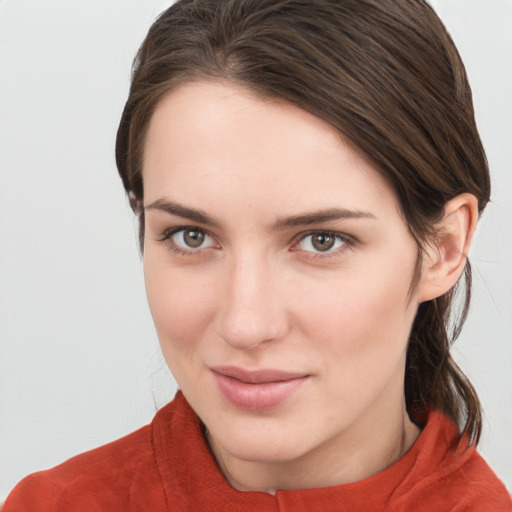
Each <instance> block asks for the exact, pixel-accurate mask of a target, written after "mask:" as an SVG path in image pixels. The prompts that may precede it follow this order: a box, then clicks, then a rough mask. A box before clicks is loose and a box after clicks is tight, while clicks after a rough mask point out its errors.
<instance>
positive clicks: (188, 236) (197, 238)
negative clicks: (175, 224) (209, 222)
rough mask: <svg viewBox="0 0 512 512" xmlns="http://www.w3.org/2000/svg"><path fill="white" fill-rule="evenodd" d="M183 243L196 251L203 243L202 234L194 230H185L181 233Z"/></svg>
mask: <svg viewBox="0 0 512 512" xmlns="http://www.w3.org/2000/svg"><path fill="white" fill-rule="evenodd" d="M183 241H184V242H185V244H186V245H188V246H189V247H192V248H194V249H196V248H197V247H200V246H201V245H202V243H203V242H204V233H203V232H202V231H196V230H194V229H187V230H184V231H183Z"/></svg>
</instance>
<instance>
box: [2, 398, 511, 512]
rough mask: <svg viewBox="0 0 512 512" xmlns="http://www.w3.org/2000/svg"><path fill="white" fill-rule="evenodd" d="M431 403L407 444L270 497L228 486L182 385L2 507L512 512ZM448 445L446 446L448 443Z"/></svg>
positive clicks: (35, 478)
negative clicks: (349, 475) (380, 459)
mask: <svg viewBox="0 0 512 512" xmlns="http://www.w3.org/2000/svg"><path fill="white" fill-rule="evenodd" d="M457 436H458V433H457V428H456V426H455V424H454V423H453V422H452V421H451V420H450V419H448V418H447V417H445V416H444V415H442V414H441V413H439V412H435V411H433V412H432V413H431V414H430V416H429V419H428V422H427V425H426V426H425V428H424V429H423V431H422V433H421V434H420V436H419V438H418V440H417V441H416V443H415V444H414V445H413V446H412V448H411V449H410V450H409V451H408V452H407V454H405V455H404V456H403V457H402V458H401V459H400V460H399V461H398V462H396V463H395V464H393V465H392V466H391V467H389V468H388V469H386V470H384V471H382V472H381V473H378V474H377V475H374V476H372V477H370V478H367V479H365V480H361V481H359V482H356V483H350V484H344V485H339V486H334V487H324V488H319V489H305V490H283V491H278V492H277V493H276V494H275V495H270V494H267V493H264V492H243V491H238V490H236V489H234V488H233V487H231V486H230V485H229V483H228V482H227V481H226V479H225V478H224V476H223V475H222V473H221V472H220V471H219V469H218V467H217V465H216V462H215V459H214V458H213V456H212V454H211V452H210V450H209V448H208V445H207V443H206V441H205V438H204V435H203V429H202V425H201V422H200V420H199V418H198V417H197V416H196V414H195V413H194V411H193V410H192V409H191V407H190V406H189V404H188V403H187V401H186V400H185V398H184V396H183V395H182V393H181V392H178V394H177V395H176V397H175V399H174V400H173V401H172V402H171V403H170V404H168V405H166V406H165V407H164V408H162V409H161V410H160V411H159V412H158V413H157V414H156V416H155V418H154V419H153V421H152V423H151V424H150V425H147V426H145V427H143V428H141V429H140V430H138V431H136V432H134V433H132V434H130V435H128V436H126V437H124V438H122V439H119V440H117V441H114V442H113V443H110V444H107V445H105V446H102V447H100V448H97V449H95V450H92V451H90V452H86V453H83V454H81V455H78V456H76V457H74V458H72V459H70V460H68V461H67V462H64V463H63V464H61V465H59V466H57V467H55V468H53V469H50V470H47V471H42V472H39V473H34V474H32V475H30V476H28V477H26V478H25V479H24V480H22V481H21V482H20V483H19V484H18V485H17V486H16V487H15V488H14V490H13V491H12V492H11V494H10V495H9V497H8V498H7V501H6V502H5V504H4V509H3V510H4V512H50V511H51V512H84V511H87V512H113V511H123V512H135V511H138V512H139V511H151V512H170V511H172V512H178V511H179V512H189V511H190V512H198V511H200V512H208V511H222V512H312V511H321V512H345V511H346V512H357V511H364V512H380V511H394V512H406V511H407V512H410V511H414V512H432V511H435V512H445V511H451V512H463V511H464V512H467V511H472V512H473V511H474V512H511V511H512V502H511V500H510V497H509V495H508V493H507V491H506V489H505V487H504V485H503V484H502V483H501V482H500V481H499V480H498V478H497V477H496V475H495V474H494V473H493V472H492V470H491V469H490V468H489V466H488V465H487V464H486V463H485V461H484V460H483V459H482V457H481V456H480V455H479V454H478V453H477V451H476V450H475V448H474V447H468V446H467V443H466V442H464V441H463V442H459V443H457V442H456V440H457ZM454 446H455V447H454Z"/></svg>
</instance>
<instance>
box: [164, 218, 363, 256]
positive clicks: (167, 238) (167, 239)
mask: <svg viewBox="0 0 512 512" xmlns="http://www.w3.org/2000/svg"><path fill="white" fill-rule="evenodd" d="M187 230H189V231H196V232H199V233H202V234H204V235H206V236H208V237H211V238H214V237H213V235H211V234H209V233H208V232H207V231H206V230H204V229H202V228H198V227H197V226H179V227H175V228H172V229H168V230H166V231H164V232H163V233H162V234H161V235H160V236H159V237H158V238H157V241H158V242H162V243H165V244H166V245H167V246H168V247H169V249H170V250H172V251H173V252H174V253H176V254H178V255H180V256H195V255H197V254H198V253H199V252H200V251H201V248H198V249H197V250H195V251H194V250H187V249H184V248H182V247H180V246H179V245H177V244H176V243H175V242H174V241H173V240H172V237H173V236H174V235H176V234H177V233H179V232H181V231H187ZM313 235H326V236H332V237H334V238H335V241H336V242H343V246H342V247H341V248H338V249H336V250H334V251H326V252H321V251H319V252H313V251H303V252H304V253H308V254H310V255H309V256H307V257H309V258H315V259H323V258H332V257H335V256H338V255H339V254H340V253H342V252H345V251H346V250H347V249H350V248H352V247H353V246H355V245H356V243H357V241H356V240H355V239H354V238H353V237H351V236H349V235H345V234H343V233H338V232H335V231H323V230H313V231H307V232H305V233H299V234H298V235H297V236H295V237H294V239H293V245H292V249H291V250H292V251H293V252H295V251H299V250H300V249H293V247H295V246H297V245H298V244H300V242H302V241H304V240H305V239H306V238H307V237H308V236H313Z"/></svg>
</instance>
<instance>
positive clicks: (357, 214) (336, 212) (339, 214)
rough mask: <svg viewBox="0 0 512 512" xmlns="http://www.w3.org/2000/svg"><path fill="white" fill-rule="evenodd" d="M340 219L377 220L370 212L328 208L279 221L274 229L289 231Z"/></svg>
mask: <svg viewBox="0 0 512 512" xmlns="http://www.w3.org/2000/svg"><path fill="white" fill-rule="evenodd" d="M340 219H375V215H373V213H370V212H362V211H359V210H348V209H346V208H328V209H326V210H318V211H315V212H310V213H305V214H301V215H294V216H292V217H285V218H283V219H279V220H277V221H276V222H275V223H274V226H273V227H274V229H276V230H278V229H287V228H293V227H296V226H307V225H311V224H319V223H321V222H327V221H332V220H340Z"/></svg>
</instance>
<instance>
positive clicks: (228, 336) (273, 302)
mask: <svg viewBox="0 0 512 512" xmlns="http://www.w3.org/2000/svg"><path fill="white" fill-rule="evenodd" d="M230 260H231V261H230V262H229V264H228V269H227V275H226V279H225V288H224V297H223V303H222V307H221V308H220V318H219V334H220V335H221V337H222V338H223V339H224V340H225V341H226V342H227V343H228V344H230V345H231V346H233V347H236V348H240V349H253V348H255V347H257V346H258V345H259V344H260V343H263V342H265V341H269V340H272V339H276V338H279V337H281V336H282V335H283V334H284V332H285V331H286V315H285V307H284V304H282V302H281V301H280V298H279V285H278V281H279V280H278V279H277V277H278V276H277V275H276V273H277V269H276V268H275V266H274V265H272V264H271V262H270V261H269V258H267V257H265V254H264V253H263V252H262V251H257V250H255V249H252V250H251V249H250V248H247V249H246V250H243V251H239V252H238V253H237V254H233V255H232V257H231V258H230Z"/></svg>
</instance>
